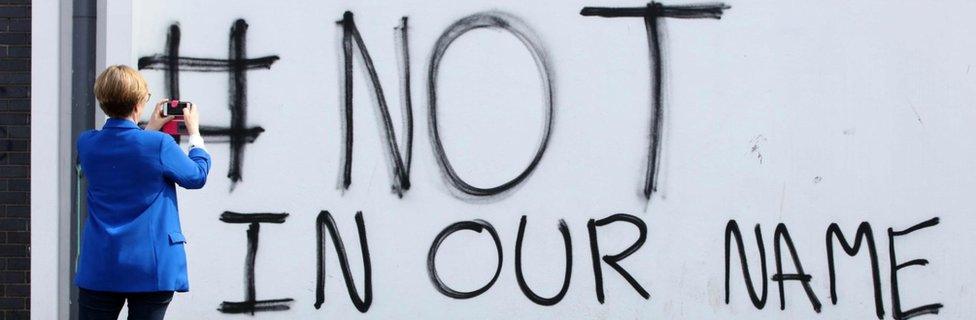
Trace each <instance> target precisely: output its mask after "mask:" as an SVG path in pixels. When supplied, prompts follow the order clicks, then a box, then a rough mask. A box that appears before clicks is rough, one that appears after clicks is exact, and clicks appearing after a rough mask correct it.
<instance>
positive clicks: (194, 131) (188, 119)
mask: <svg viewBox="0 0 976 320" xmlns="http://www.w3.org/2000/svg"><path fill="white" fill-rule="evenodd" d="M183 122H185V123H186V132H187V133H189V134H190V135H191V136H194V135H199V134H200V114H199V112H197V105H196V104H194V103H192V102H190V104H189V105H188V106H186V110H183Z"/></svg>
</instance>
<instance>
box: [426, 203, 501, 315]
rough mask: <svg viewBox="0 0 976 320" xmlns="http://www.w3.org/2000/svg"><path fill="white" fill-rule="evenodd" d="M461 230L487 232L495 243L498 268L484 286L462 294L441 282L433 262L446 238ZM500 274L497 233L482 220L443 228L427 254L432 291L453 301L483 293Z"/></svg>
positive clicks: (499, 243)
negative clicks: (432, 285)
mask: <svg viewBox="0 0 976 320" xmlns="http://www.w3.org/2000/svg"><path fill="white" fill-rule="evenodd" d="M461 230H471V231H474V232H477V233H481V231H482V230H487V231H488V235H490V236H491V240H492V241H494V243H495V249H496V250H497V252H498V267H497V268H495V275H494V276H492V277H491V280H490V281H488V283H486V284H485V285H484V286H482V287H481V288H478V289H476V290H473V291H468V292H463V291H457V290H454V289H452V288H451V287H449V286H448V285H447V284H445V283H444V281H443V280H441V278H440V276H438V275H437V266H436V263H435V260H436V258H437V250H438V249H440V247H441V243H442V242H444V240H445V239H447V237H449V236H451V234H453V233H455V232H458V231H461ZM501 272H502V242H501V240H500V239H499V238H498V232H496V231H495V227H493V226H492V225H491V223H488V222H487V221H484V220H472V221H461V222H456V223H454V224H451V225H449V226H447V228H444V230H442V231H441V232H440V233H439V234H437V237H436V238H434V243H432V244H431V245H430V250H429V251H428V252H427V275H428V276H429V277H430V282H431V283H433V284H434V289H437V291H438V292H440V293H441V294H443V295H445V296H448V297H451V298H454V299H470V298H474V297H477V296H478V295H481V294H482V293H485V291H488V289H490V288H491V286H492V285H494V284H495V281H497V280H498V275H500V274H501Z"/></svg>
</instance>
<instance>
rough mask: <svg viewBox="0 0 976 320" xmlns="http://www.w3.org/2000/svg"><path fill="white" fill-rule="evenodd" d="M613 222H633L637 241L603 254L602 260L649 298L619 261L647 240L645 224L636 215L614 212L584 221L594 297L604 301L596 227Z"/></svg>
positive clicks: (644, 296)
mask: <svg viewBox="0 0 976 320" xmlns="http://www.w3.org/2000/svg"><path fill="white" fill-rule="evenodd" d="M614 222H627V223H630V224H633V225H634V226H636V227H637V231H638V232H639V234H638V235H637V241H634V244H632V245H630V247H627V249H625V250H624V251H622V252H620V253H618V254H614V255H605V256H603V262H605V263H606V264H607V265H609V266H610V267H611V268H613V269H614V270H616V271H617V273H619V274H620V276H621V277H624V279H625V280H627V283H630V286H632V287H634V290H637V293H638V294H640V296H641V297H643V298H644V299H650V298H651V295H650V294H649V293H647V290H645V289H644V287H641V285H640V283H638V282H637V279H634V276H632V275H631V274H630V273H629V272H627V270H625V269H624V268H623V267H621V266H620V263H619V262H620V261H621V260H623V259H624V258H627V257H629V256H630V255H632V254H634V252H637V249H640V247H641V246H643V245H644V241H645V240H647V225H646V224H644V221H642V220H641V219H640V218H638V217H635V216H632V215H629V214H624V213H618V214H614V215H611V216H609V217H606V218H603V219H600V220H593V219H590V221H589V222H587V223H586V229H587V231H588V232H589V234H590V254H591V257H592V258H593V279H594V281H596V299H597V301H600V303H601V304H602V303H603V301H604V295H603V268H602V266H601V264H600V245H599V242H598V241H597V236H596V227H602V226H605V225H608V224H611V223H614Z"/></svg>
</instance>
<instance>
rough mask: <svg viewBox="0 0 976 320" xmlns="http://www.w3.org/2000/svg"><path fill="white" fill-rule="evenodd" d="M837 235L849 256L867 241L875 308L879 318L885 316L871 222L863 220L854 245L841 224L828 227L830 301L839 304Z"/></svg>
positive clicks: (855, 236) (858, 250)
mask: <svg viewBox="0 0 976 320" xmlns="http://www.w3.org/2000/svg"><path fill="white" fill-rule="evenodd" d="M834 237H836V238H837V241H838V243H840V246H841V248H842V249H843V250H844V252H845V253H847V255H849V256H852V257H853V256H854V255H856V254H857V253H858V252H860V251H861V244H862V243H867V247H868V256H869V257H870V258H871V278H872V280H873V284H874V310H875V314H876V315H877V316H878V319H883V318H884V303H883V302H882V301H881V273H880V272H879V271H880V270H879V268H878V250H877V248H876V247H875V245H874V233H873V232H872V231H871V224H870V223H867V222H866V221H865V222H861V225H860V226H858V227H857V233H855V234H854V245H853V246H852V245H851V244H850V242H847V239H846V238H845V237H844V234H843V233H842V232H841V231H840V226H838V225H837V224H836V223H831V224H830V226H829V227H827V239H826V240H825V241H826V242H827V244H826V246H827V270H828V272H829V275H830V302H832V303H833V304H835V305H836V304H837V284H836V281H837V277H836V274H835V271H834V242H833V238H834Z"/></svg>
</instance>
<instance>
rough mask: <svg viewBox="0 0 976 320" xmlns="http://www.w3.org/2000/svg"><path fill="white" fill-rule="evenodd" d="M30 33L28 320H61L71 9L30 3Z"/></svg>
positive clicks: (56, 4)
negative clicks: (29, 259)
mask: <svg viewBox="0 0 976 320" xmlns="http://www.w3.org/2000/svg"><path fill="white" fill-rule="evenodd" d="M31 30H33V31H32V32H31V137H32V138H31V248H30V249H31V250H30V252H31V279H30V283H31V303H30V309H31V319H64V318H67V317H68V310H69V309H68V303H69V301H68V300H69V292H70V288H69V287H68V285H69V284H68V279H69V278H68V270H69V268H68V266H69V263H70V260H69V259H70V257H69V247H68V246H69V245H70V237H69V236H68V235H69V234H70V233H69V232H70V228H71V227H72V226H71V225H70V221H71V219H70V205H71V198H70V193H68V192H69V189H70V185H71V183H70V181H69V179H70V172H71V171H70V170H72V169H71V162H70V154H71V149H70V147H69V146H70V143H71V142H70V140H71V131H70V130H69V129H68V128H70V125H71V107H70V106H71V58H70V57H71V56H70V53H71V3H70V2H64V1H38V2H35V3H33V5H32V6H31ZM66 148H67V149H66ZM56 168H61V169H60V170H58V169H56Z"/></svg>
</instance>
